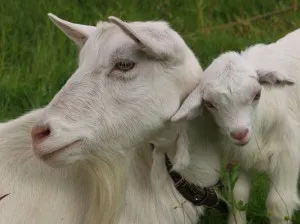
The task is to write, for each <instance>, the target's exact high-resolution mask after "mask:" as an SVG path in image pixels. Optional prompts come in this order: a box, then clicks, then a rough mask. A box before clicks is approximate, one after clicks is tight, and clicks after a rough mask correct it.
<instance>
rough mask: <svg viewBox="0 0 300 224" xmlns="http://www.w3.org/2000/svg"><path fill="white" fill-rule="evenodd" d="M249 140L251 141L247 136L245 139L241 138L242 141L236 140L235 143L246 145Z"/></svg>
mask: <svg viewBox="0 0 300 224" xmlns="http://www.w3.org/2000/svg"><path fill="white" fill-rule="evenodd" d="M248 142H249V138H245V139H243V140H241V141H236V142H235V144H236V145H237V146H245V145H247V144H248Z"/></svg>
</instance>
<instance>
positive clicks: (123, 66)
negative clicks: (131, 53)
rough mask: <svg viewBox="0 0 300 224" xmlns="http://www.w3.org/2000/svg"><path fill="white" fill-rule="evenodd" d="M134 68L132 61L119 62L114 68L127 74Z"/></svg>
mask: <svg viewBox="0 0 300 224" xmlns="http://www.w3.org/2000/svg"><path fill="white" fill-rule="evenodd" d="M134 66H135V63H134V62H132V61H119V62H117V63H116V65H115V68H116V69H118V70H120V71H122V72H127V71H129V70H131V69H133V67H134Z"/></svg>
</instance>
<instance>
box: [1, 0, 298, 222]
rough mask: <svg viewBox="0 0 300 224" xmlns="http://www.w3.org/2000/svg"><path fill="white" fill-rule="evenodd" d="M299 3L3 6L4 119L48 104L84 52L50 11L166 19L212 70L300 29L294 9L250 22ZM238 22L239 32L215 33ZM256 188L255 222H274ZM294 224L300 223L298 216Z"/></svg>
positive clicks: (60, 0) (212, 0)
mask: <svg viewBox="0 0 300 224" xmlns="http://www.w3.org/2000/svg"><path fill="white" fill-rule="evenodd" d="M296 4H297V1H295V0H169V1H166V0H151V1H145V0H143V1H142V0H131V1H129V0H118V1H112V0H68V1H66V0H51V1H50V0H12V1H4V0H0V119H1V120H2V121H4V120H7V119H11V118H14V117H16V116H19V115H21V114H22V113H24V112H26V111H28V110H30V109H32V108H37V107H40V106H43V105H45V104H47V103H48V102H49V100H50V99H51V98H52V97H53V96H54V94H55V93H56V92H57V91H58V90H59V89H60V88H61V87H62V85H63V84H64V83H65V82H66V80H67V79H68V78H69V76H70V75H71V74H72V72H73V71H74V70H75V69H76V66H77V54H78V49H77V47H76V46H75V45H74V44H73V43H72V42H71V41H70V40H68V39H67V38H66V37H65V36H64V34H62V32H61V31H59V30H58V29H57V28H56V27H55V26H54V25H53V24H52V23H51V22H50V20H49V19H48V16H47V13H48V12H52V13H54V14H56V15H57V16H59V17H61V18H63V19H66V20H69V21H72V22H75V23H83V24H91V25H95V24H96V22H97V21H98V20H106V19H107V17H108V16H110V15H114V16H117V17H119V18H121V19H124V20H127V21H130V20H157V19H164V20H167V21H168V22H169V23H170V24H171V25H172V27H173V28H174V29H175V30H176V31H178V32H179V33H180V34H181V35H182V36H183V38H184V39H185V41H186V42H187V44H188V45H189V46H190V47H191V48H192V49H193V51H194V52H195V53H196V55H197V56H198V58H199V61H200V63H201V65H202V66H203V68H205V67H206V66H207V65H208V64H209V63H210V62H211V61H212V59H213V58H215V57H216V56H217V55H218V54H220V53H222V52H224V51H227V50H242V49H244V48H245V47H247V46H250V45H252V44H255V43H258V42H263V43H269V42H272V41H275V40H277V39H278V38H280V37H282V36H283V35H285V34H287V33H288V32H290V31H292V30H294V29H297V28H298V27H300V10H298V9H297V8H295V7H294V9H295V10H286V11H285V12H282V13H271V14H273V15H271V16H269V17H264V16H262V18H261V19H257V20H255V19H254V20H253V21H250V22H249V21H247V18H251V17H257V16H258V17H260V16H261V15H264V14H265V13H268V12H272V11H278V10H279V11H280V10H284V9H287V8H290V7H291V6H296ZM299 5H300V4H299ZM234 21H237V23H238V24H237V25H236V26H228V25H225V26H222V27H221V28H220V27H219V28H216V26H219V25H221V24H228V23H231V22H234ZM299 44H300V40H299ZM253 185H254V187H253V189H252V191H251V194H252V196H251V200H250V207H249V209H248V223H255V224H261V223H268V221H267V218H266V211H265V206H264V200H265V198H266V192H267V190H268V181H267V180H266V177H265V176H264V175H254V178H253ZM202 223H214V224H215V223H226V216H225V215H222V214H220V213H218V212H216V211H213V210H211V211H209V212H208V213H207V214H206V216H205V217H204V218H203V222H202ZM294 223H299V224H300V215H299V214H298V212H297V213H296V217H295V220H294Z"/></svg>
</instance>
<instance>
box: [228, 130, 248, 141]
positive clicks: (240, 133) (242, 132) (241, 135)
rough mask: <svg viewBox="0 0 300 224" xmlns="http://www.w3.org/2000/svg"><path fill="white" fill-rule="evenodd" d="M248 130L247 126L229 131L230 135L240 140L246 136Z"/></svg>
mask: <svg viewBox="0 0 300 224" xmlns="http://www.w3.org/2000/svg"><path fill="white" fill-rule="evenodd" d="M248 132H249V129H248V128H245V129H237V130H234V131H232V132H230V135H231V137H232V138H234V139H236V140H239V141H240V140H243V139H244V138H245V137H246V136H247V134H248Z"/></svg>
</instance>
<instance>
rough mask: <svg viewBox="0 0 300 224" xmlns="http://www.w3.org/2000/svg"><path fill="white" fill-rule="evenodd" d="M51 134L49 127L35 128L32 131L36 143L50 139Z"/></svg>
mask: <svg viewBox="0 0 300 224" xmlns="http://www.w3.org/2000/svg"><path fill="white" fill-rule="evenodd" d="M50 133H51V130H50V127H49V125H45V126H35V127H33V128H32V130H31V137H32V140H33V141H34V142H36V141H40V140H42V139H44V138H46V137H48V136H49V135H50Z"/></svg>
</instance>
